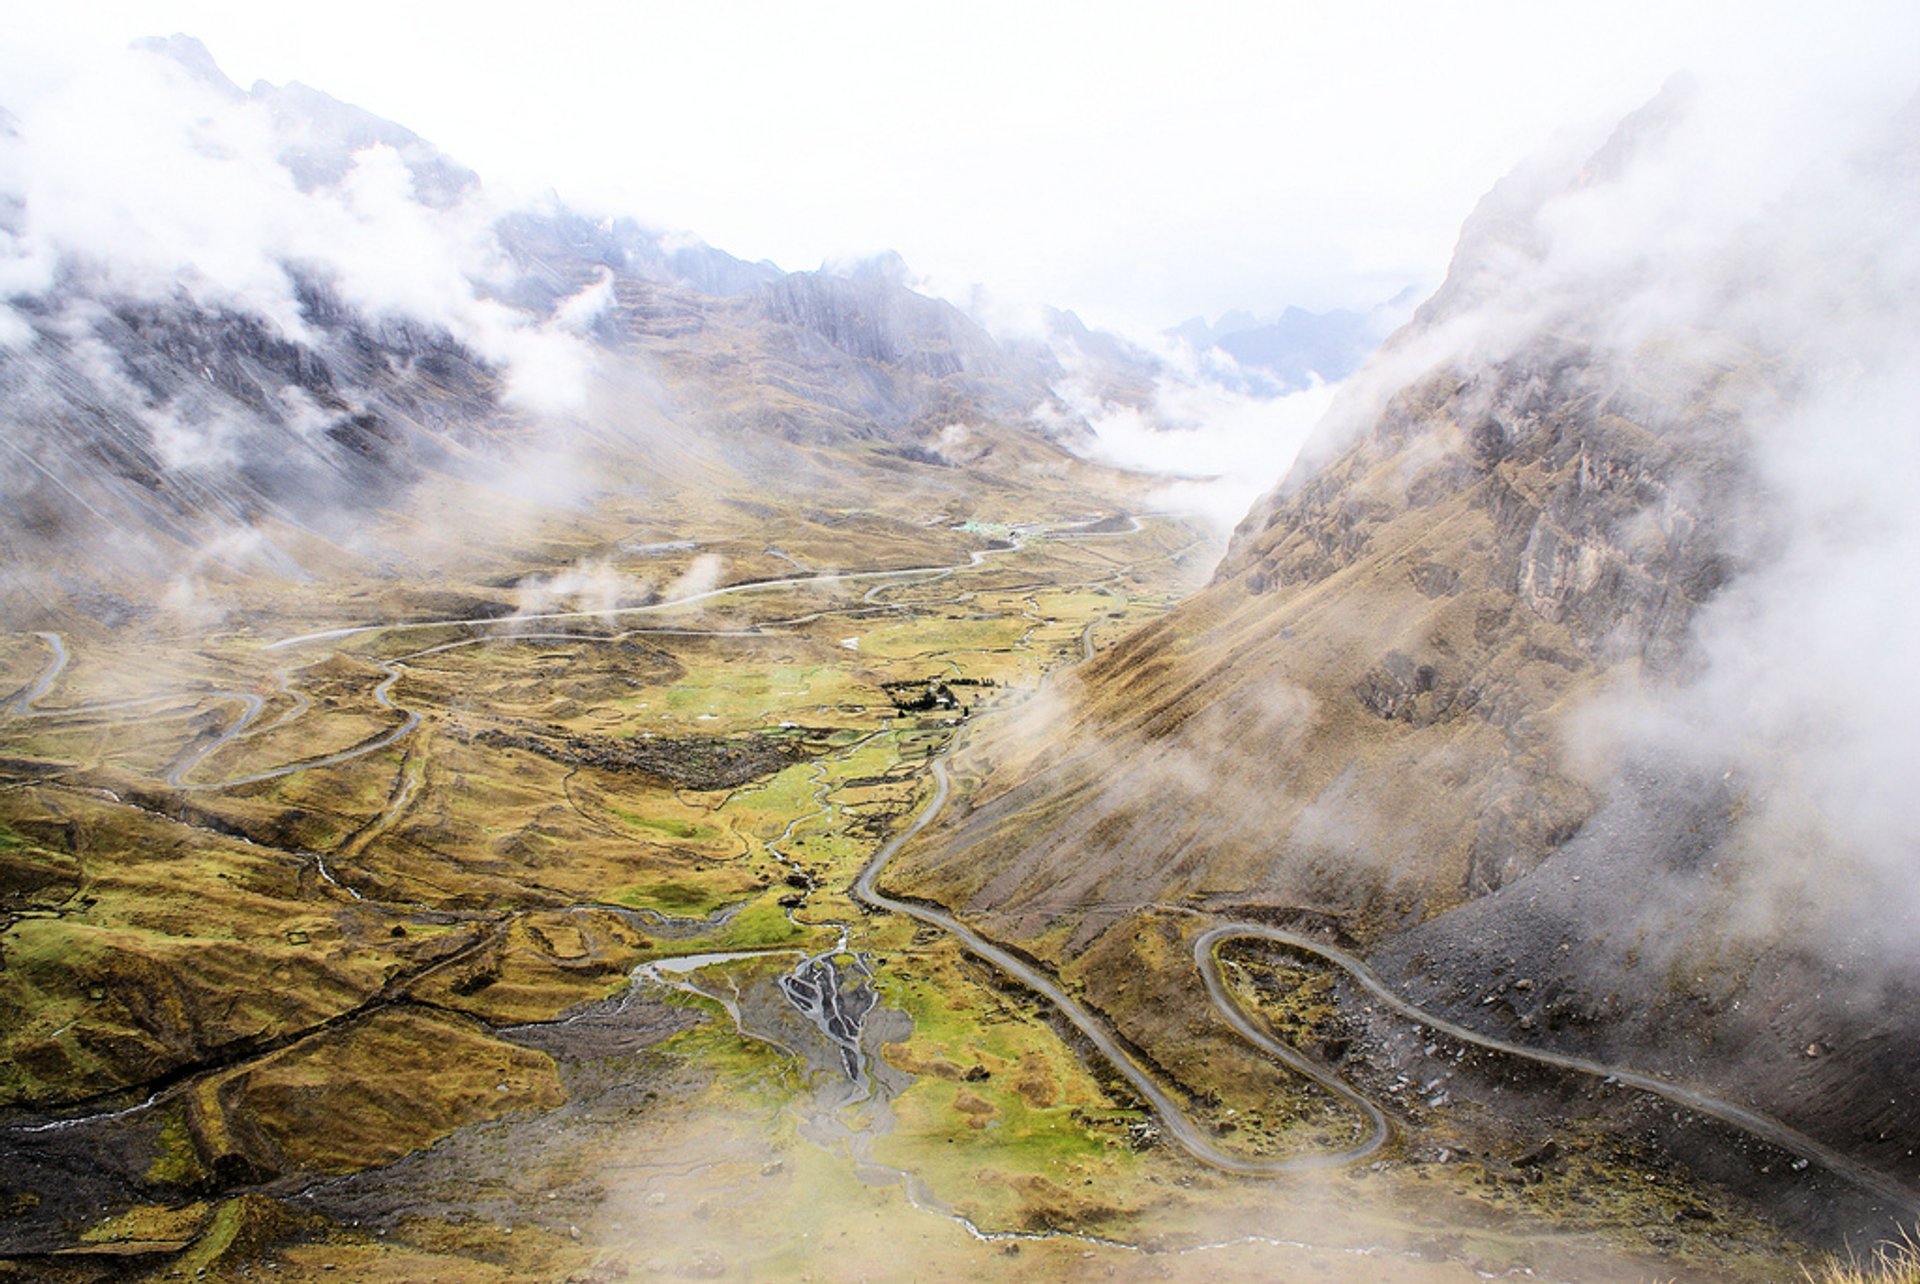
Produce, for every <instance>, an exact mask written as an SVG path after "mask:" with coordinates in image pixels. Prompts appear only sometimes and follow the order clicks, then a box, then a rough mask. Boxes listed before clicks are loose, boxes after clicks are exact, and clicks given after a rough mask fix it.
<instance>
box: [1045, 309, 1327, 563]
mask: <svg viewBox="0 0 1920 1284" xmlns="http://www.w3.org/2000/svg"><path fill="white" fill-rule="evenodd" d="M1181 346H1182V348H1184V351H1180V350H1172V349H1170V350H1169V351H1168V356H1169V357H1170V359H1171V360H1172V362H1174V363H1177V364H1173V365H1172V366H1171V368H1169V369H1168V370H1167V371H1166V372H1165V373H1163V374H1161V375H1160V376H1158V377H1157V378H1156V379H1155V380H1154V384H1153V399H1152V401H1151V402H1150V403H1148V404H1146V405H1132V404H1127V403H1125V402H1116V401H1110V400H1108V399H1107V398H1106V397H1105V395H1103V393H1102V392H1101V391H1100V389H1099V387H1098V385H1097V384H1096V383H1095V382H1094V381H1093V380H1092V379H1091V378H1090V377H1088V375H1086V374H1085V373H1082V374H1078V375H1075V376H1072V377H1069V378H1068V379H1067V380H1066V381H1065V382H1063V383H1061V384H1059V385H1057V386H1056V387H1055V388H1054V395H1055V397H1056V398H1057V399H1058V401H1059V402H1060V404H1061V407H1063V408H1064V411H1065V413H1064V414H1062V412H1061V409H1059V408H1051V407H1049V408H1043V409H1042V411H1041V416H1042V422H1043V423H1046V424H1048V426H1051V427H1054V428H1056V429H1060V428H1064V427H1067V426H1069V425H1072V426H1076V427H1077V423H1076V421H1082V422H1084V423H1085V424H1086V426H1087V428H1089V429H1090V430H1091V431H1092V437H1091V439H1090V440H1087V441H1084V442H1082V443H1080V444H1078V445H1076V449H1078V450H1079V451H1080V452H1081V453H1082V454H1085V455H1087V456H1089V457H1090V458H1093V459H1097V460H1100V461H1102V462H1104V463H1109V464H1113V465H1116V466H1118V467H1121V468H1127V469H1134V470H1137V471H1141V472H1150V473H1160V474H1164V475H1167V476H1169V477H1174V478H1178V479H1179V480H1176V481H1172V482H1169V483H1168V484H1167V485H1166V486H1165V487H1163V488H1162V489H1161V490H1160V491H1158V492H1156V498H1155V501H1154V502H1156V503H1158V504H1160V505H1162V506H1164V507H1166V508H1169V509H1175V510H1178V511H1182V512H1191V513H1195V514H1198V515H1199V516H1201V517H1203V518H1205V519H1206V520H1207V521H1208V522H1209V523H1211V524H1212V525H1213V526H1214V528H1215V529H1216V530H1217V531H1218V532H1219V533H1220V534H1222V535H1224V534H1225V533H1226V532H1227V531H1229V530H1231V529H1232V528H1233V526H1234V524H1235V523H1236V522H1238V521H1239V520H1240V519H1241V517H1243V516H1244V515H1245V514H1246V511H1247V506H1248V505H1249V504H1251V503H1252V502H1253V500H1254V499H1255V498H1256V497H1257V496H1259V495H1260V494H1261V493H1262V492H1264V491H1265V490H1267V488H1268V487H1270V486H1271V485H1272V484H1273V479H1274V478H1275V477H1279V476H1282V475H1284V474H1285V473H1286V471H1287V469H1288V468H1289V467H1291V466H1292V464H1293V461H1294V457H1295V455H1296V454H1298V452H1299V450H1300V447H1301V444H1302V443H1303V442H1304V441H1305V440H1306V439H1307V436H1308V434H1309V433H1310V432H1311V431H1312V430H1313V428H1314V425H1315V424H1316V423H1318V422H1319V421H1320V420H1321V418H1322V417H1323V416H1324V415H1325V413H1326V411H1327V409H1328V407H1329V406H1330V405H1332V403H1333V399H1334V396H1335V393H1336V392H1337V391H1338V389H1339V385H1338V384H1315V385H1314V386H1313V387H1310V388H1305V389H1302V390H1300V391H1299V392H1294V393H1289V394H1287V395H1284V396H1278V397H1263V396H1258V395H1255V394H1252V393H1247V392H1241V391H1237V390H1236V389H1235V388H1234V387H1232V386H1231V384H1230V382H1224V381H1222V380H1221V379H1220V378H1219V374H1220V363H1222V362H1224V363H1226V364H1227V365H1228V366H1231V364H1232V358H1230V357H1227V356H1226V355H1225V354H1224V353H1208V354H1206V355H1205V357H1204V359H1203V358H1199V357H1196V356H1194V354H1193V351H1192V349H1191V348H1189V347H1185V345H1181Z"/></svg>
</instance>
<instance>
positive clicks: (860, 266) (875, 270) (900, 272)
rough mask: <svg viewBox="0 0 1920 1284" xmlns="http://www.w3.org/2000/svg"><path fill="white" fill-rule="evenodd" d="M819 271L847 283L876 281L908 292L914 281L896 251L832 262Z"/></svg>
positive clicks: (884, 251)
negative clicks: (847, 281) (839, 277)
mask: <svg viewBox="0 0 1920 1284" xmlns="http://www.w3.org/2000/svg"><path fill="white" fill-rule="evenodd" d="M820 270H821V271H822V272H825V273H827V274H828V275H830V276H843V277H845V278H847V280H849V281H878V282H882V283H884V284H887V285H897V286H900V287H902V288H903V289H908V290H911V289H912V288H913V285H914V279H915V278H914V274H913V270H912V269H911V268H909V267H908V266H907V260H906V256H905V255H903V254H901V253H900V251H898V250H882V251H880V252H879V253H878V254H872V255H869V256H867V257H866V258H863V259H850V260H834V261H831V262H828V263H823V264H821V265H820Z"/></svg>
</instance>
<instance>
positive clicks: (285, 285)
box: [0, 50, 588, 413]
mask: <svg viewBox="0 0 1920 1284" xmlns="http://www.w3.org/2000/svg"><path fill="white" fill-rule="evenodd" d="M10 106H11V107H12V108H13V109H14V111H15V115H16V116H17V122H16V125H15V128H14V130H13V132H12V133H11V134H10V135H7V136H0V196H5V197H8V198H11V199H12V200H13V201H15V202H17V203H18V210H19V212H18V215H17V217H16V218H15V219H14V220H13V222H14V224H15V226H14V227H13V228H12V230H11V232H10V233H9V234H7V235H5V236H4V238H0V293H4V295H5V296H7V297H15V298H17V297H20V296H24V295H34V294H40V293H44V292H46V291H48V290H49V289H50V288H51V287H52V286H53V284H54V283H55V281H56V280H57V279H58V275H57V274H58V273H59V272H62V271H65V272H70V273H75V274H78V276H79V277H80V279H82V280H92V281H94V282H96V283H97V285H98V286H99V287H100V288H101V289H102V290H104V291H106V292H112V293H119V294H124V295H130V296H132V297H135V298H139V299H147V300H167V299H171V298H173V297H175V296H177V295H178V294H180V293H185V294H186V295H187V296H189V297H191V298H192V299H194V300H195V301H196V302H198V303H199V304H201V305H202V306H204V307H206V308H209V309H215V310H219V309H225V310H232V311H237V312H242V313H245V314H248V315H252V316H256V317H259V318H261V319H263V320H265V321H266V322H268V323H269V324H270V325H271V326H272V327H273V328H274V329H275V330H277V331H278V332H279V333H280V334H282V335H284V336H285V337H287V338H289V339H293V340H297V341H302V342H312V341H313V339H314V336H313V335H312V334H311V332H310V329H309V327H308V326H307V324H306V322H305V321H304V320H303V319H302V315H301V309H300V304H299V300H298V295H297V289H296V284H295V281H294V274H295V273H296V272H298V273H300V274H304V275H309V276H313V277H316V278H318V279H320V280H322V281H325V282H327V283H328V284H329V285H330V286H331V287H332V288H333V289H334V290H335V291H336V292H337V293H338V294H339V296H340V297H341V298H342V299H343V300H344V301H345V302H346V303H348V304H349V305H351V306H352V307H354V308H356V309H358V310H360V311H362V312H364V313H366V314H367V315H369V316H372V317H375V318H395V319H402V320H406V321H409V322H413V323H417V324H420V325H424V326H426V327H429V328H432V329H436V330H442V331H445V332H446V333H448V334H450V335H452V336H453V338H455V339H456V340H458V341H459V342H461V343H463V344H465V345H467V346H468V347H469V348H471V349H472V350H473V351H475V352H476V353H478V354H479V355H480V356H481V357H482V358H484V359H485V360H487V361H489V362H491V363H494V364H497V365H499V366H502V367H504V368H505V371H506V377H507V386H508V390H509V397H510V399H511V400H513V401H515V402H516V403H517V404H519V405H521V406H523V407H524V408H527V409H529V410H532V411H534V412H536V413H557V412H563V411H566V410H571V409H574V408H577V407H578V406H579V405H580V403H581V399H582V397H583V396H584V391H583V389H582V386H581V385H582V383H583V380H584V377H585V370H586V366H587V361H588V349H587V347H586V345H585V344H583V343H582V342H581V341H580V340H579V339H578V338H577V337H576V336H575V335H574V334H572V333H569V332H568V326H567V324H565V321H564V320H563V321H562V322H560V323H556V324H554V325H542V324H540V323H538V322H537V321H536V320H535V319H534V318H532V317H530V316H528V315H526V314H525V313H522V312H519V311H517V310H515V309H513V308H511V307H508V306H507V305H505V304H503V303H501V302H499V301H498V300H497V299H495V298H492V297H489V292H490V287H492V286H494V285H497V284H499V283H501V282H502V281H504V280H505V277H506V274H507V272H508V270H509V269H508V264H507V259H506V257H505V255H504V254H503V252H502V251H501V248H500V246H499V244H498V242H497V240H496V239H495V237H494V234H493V231H492V228H493V225H494V222H495V220H496V219H497V217H498V216H499V214H500V213H501V211H500V210H499V209H497V208H495V207H494V206H493V205H492V204H491V203H490V201H489V200H488V198H487V197H486V195H485V193H484V192H481V191H475V190H469V191H468V193H467V195H466V198H465V199H463V200H461V201H459V202H457V203H454V204H452V205H450V206H448V207H447V208H444V209H436V208H434V207H432V206H430V205H428V204H425V203H423V202H422V201H420V200H419V199H417V196H418V194H417V193H416V192H415V190H414V178H413V173H412V171H411V170H409V168H408V166H407V163H406V161H405V160H404V159H403V158H402V156H401V155H400V153H399V152H397V151H396V150H395V149H394V148H392V147H390V146H386V145H375V146H371V147H366V148H363V149H361V150H360V151H358V152H357V153H355V154H354V156H353V160H352V165H351V167H350V168H349V169H348V170H347V172H346V173H345V175H344V176H343V177H342V178H341V179H340V181H339V182H338V183H336V184H332V185H325V186H319V187H315V188H314V189H313V190H311V191H304V192H303V191H302V190H300V187H299V185H298V184H297V183H296V182H295V180H294V176H293V174H292V173H291V172H290V171H289V169H288V168H287V166H286V165H285V164H284V163H283V161H282V152H283V149H284V148H285V147H287V146H288V145H289V141H288V137H287V134H288V131H290V130H292V131H295V132H297V128H298V122H276V119H275V118H274V116H273V115H272V113H270V112H269V110H268V109H267V107H266V106H265V104H263V103H262V102H259V101H254V100H251V99H248V98H245V97H235V96H234V94H233V93H232V91H231V89H230V87H223V86H221V85H218V84H214V83H210V82H208V81H206V80H204V79H201V78H198V77H196V76H195V75H193V74H191V73H190V72H189V71H188V70H187V69H185V68H184V67H182V66H180V65H179V64H177V63H175V62H174V61H172V60H171V59H168V58H165V57H162V56H160V55H158V54H154V53H149V52H144V51H136V50H120V51H114V52H112V53H108V54H103V55H97V56H95V57H94V58H93V59H92V60H91V61H89V62H83V63H80V64H78V65H75V66H73V67H71V68H68V69H66V72H65V74H64V75H61V76H58V77H55V78H52V79H51V81H50V83H48V84H47V85H46V86H44V87H43V88H42V89H41V91H40V92H38V93H37V94H35V95H34V96H33V97H31V98H30V99H29V100H28V101H26V102H16V103H12V104H10ZM585 306H586V304H585V303H584V302H583V303H582V304H581V305H580V307H581V308H583V309H584V308H585ZM21 337H22V336H20V334H19V330H18V327H17V326H7V327H4V328H0V342H6V341H12V342H14V343H15V344H17V342H18V340H19V339H20V338H21Z"/></svg>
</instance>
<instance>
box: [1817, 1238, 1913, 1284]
mask: <svg viewBox="0 0 1920 1284" xmlns="http://www.w3.org/2000/svg"><path fill="white" fill-rule="evenodd" d="M1801 1273H1802V1274H1803V1275H1804V1276H1805V1278H1806V1279H1807V1281H1808V1284H1920V1239H1916V1238H1915V1237H1914V1234H1913V1232H1909V1231H1902V1232H1901V1234H1900V1238H1898V1239H1896V1240H1889V1241H1888V1242H1886V1243H1884V1244H1879V1245H1876V1246H1875V1248H1874V1250H1873V1252H1872V1253H1871V1254H1870V1255H1869V1256H1868V1257H1867V1259H1866V1260H1865V1261H1861V1260H1860V1259H1859V1258H1858V1257H1857V1256H1855V1255H1854V1254H1852V1253H1848V1254H1847V1255H1846V1256H1845V1257H1830V1258H1828V1259H1827V1260H1826V1261H1824V1262H1822V1263H1820V1264H1819V1265H1818V1266H1815V1267H1811V1268H1802V1271H1801Z"/></svg>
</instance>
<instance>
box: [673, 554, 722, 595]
mask: <svg viewBox="0 0 1920 1284" xmlns="http://www.w3.org/2000/svg"><path fill="white" fill-rule="evenodd" d="M726 569H727V560H726V559H725V558H724V557H721V556H720V555H719V554H718V553H702V554H700V556H698V557H696V558H694V559H693V561H692V562H691V563H689V564H688V566H687V569H686V570H684V571H682V572H681V573H680V577H679V578H678V579H676V580H674V582H673V583H671V584H669V585H668V586H667V591H666V593H665V594H663V595H662V596H663V597H664V598H665V600H666V601H669V602H679V601H683V600H685V599H686V598H690V597H698V596H700V594H702V593H711V592H712V591H713V590H714V589H716V588H719V587H720V579H721V576H722V575H724V574H725V573H726Z"/></svg>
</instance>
